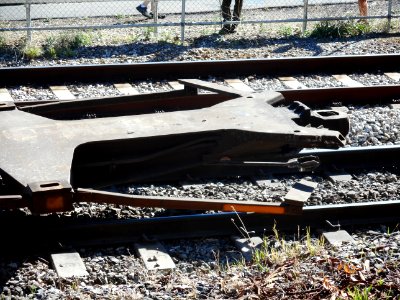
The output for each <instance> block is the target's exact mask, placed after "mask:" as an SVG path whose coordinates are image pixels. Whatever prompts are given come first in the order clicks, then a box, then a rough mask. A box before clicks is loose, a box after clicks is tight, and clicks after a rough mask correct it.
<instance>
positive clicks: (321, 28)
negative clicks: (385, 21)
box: [308, 20, 371, 38]
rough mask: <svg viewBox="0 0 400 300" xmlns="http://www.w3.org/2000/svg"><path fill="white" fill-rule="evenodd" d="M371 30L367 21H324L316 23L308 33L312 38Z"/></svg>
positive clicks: (360, 33) (361, 32) (333, 36)
mask: <svg viewBox="0 0 400 300" xmlns="http://www.w3.org/2000/svg"><path fill="white" fill-rule="evenodd" d="M369 32H371V26H370V25H369V24H368V23H367V22H356V21H354V20H350V21H324V22H320V23H317V24H316V25H315V26H314V28H313V29H312V30H311V31H310V32H309V33H308V34H309V36H310V37H314V38H342V37H351V36H359V35H362V34H366V33H369Z"/></svg>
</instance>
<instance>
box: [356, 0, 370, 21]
mask: <svg viewBox="0 0 400 300" xmlns="http://www.w3.org/2000/svg"><path fill="white" fill-rule="evenodd" d="M358 9H359V10H360V15H361V16H362V17H366V16H368V2H367V0H358Z"/></svg>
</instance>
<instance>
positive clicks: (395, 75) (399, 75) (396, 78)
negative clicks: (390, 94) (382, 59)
mask: <svg viewBox="0 0 400 300" xmlns="http://www.w3.org/2000/svg"><path fill="white" fill-rule="evenodd" d="M385 75H386V76H387V77H389V78H390V79H393V80H394V81H400V73H385Z"/></svg>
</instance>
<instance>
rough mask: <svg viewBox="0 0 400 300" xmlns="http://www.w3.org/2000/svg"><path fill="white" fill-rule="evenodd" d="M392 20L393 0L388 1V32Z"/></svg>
mask: <svg viewBox="0 0 400 300" xmlns="http://www.w3.org/2000/svg"><path fill="white" fill-rule="evenodd" d="M391 21H392V0H389V2H388V22H387V32H390V23H391Z"/></svg>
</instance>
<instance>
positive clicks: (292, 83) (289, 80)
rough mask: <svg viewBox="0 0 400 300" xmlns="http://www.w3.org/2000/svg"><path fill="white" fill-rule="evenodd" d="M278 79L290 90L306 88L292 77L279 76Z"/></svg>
mask: <svg viewBox="0 0 400 300" xmlns="http://www.w3.org/2000/svg"><path fill="white" fill-rule="evenodd" d="M279 80H280V81H282V83H283V85H285V86H286V87H287V88H289V89H292V90H297V89H306V88H307V87H306V86H305V85H304V84H302V83H300V82H299V81H298V80H297V79H296V78H294V77H279Z"/></svg>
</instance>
